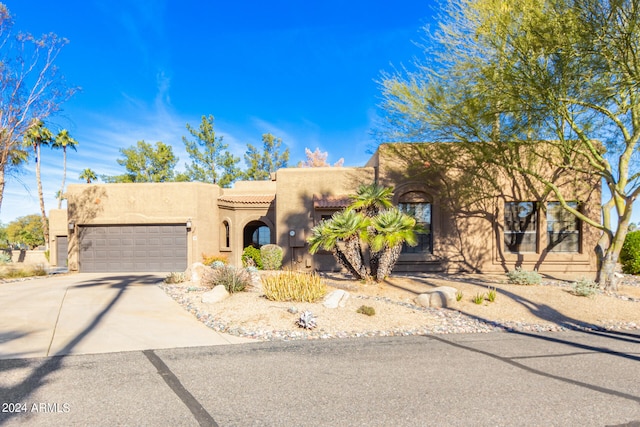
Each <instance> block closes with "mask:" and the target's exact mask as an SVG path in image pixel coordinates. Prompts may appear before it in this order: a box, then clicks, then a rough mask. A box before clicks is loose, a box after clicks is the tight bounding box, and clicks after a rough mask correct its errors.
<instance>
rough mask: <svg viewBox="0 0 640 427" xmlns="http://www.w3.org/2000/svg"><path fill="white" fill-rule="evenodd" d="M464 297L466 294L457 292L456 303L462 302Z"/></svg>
mask: <svg viewBox="0 0 640 427" xmlns="http://www.w3.org/2000/svg"><path fill="white" fill-rule="evenodd" d="M463 297H464V294H463V293H462V291H458V292H456V301H458V302H460V301H462V298H463Z"/></svg>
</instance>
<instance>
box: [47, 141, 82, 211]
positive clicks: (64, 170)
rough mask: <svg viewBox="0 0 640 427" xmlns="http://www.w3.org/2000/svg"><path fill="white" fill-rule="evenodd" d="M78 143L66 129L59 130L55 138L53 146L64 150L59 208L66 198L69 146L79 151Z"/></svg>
mask: <svg viewBox="0 0 640 427" xmlns="http://www.w3.org/2000/svg"><path fill="white" fill-rule="evenodd" d="M77 145H78V141H76V140H75V139H73V138H71V137H70V136H69V131H67V130H66V129H62V130H61V131H60V132H58V134H57V135H56V137H55V139H54V140H53V145H52V147H53V148H55V149H61V150H62V184H61V185H60V191H59V192H58V193H57V199H58V209H60V208H61V207H62V199H63V198H64V182H65V181H66V178H67V148H73V150H74V151H77V148H76V146H77Z"/></svg>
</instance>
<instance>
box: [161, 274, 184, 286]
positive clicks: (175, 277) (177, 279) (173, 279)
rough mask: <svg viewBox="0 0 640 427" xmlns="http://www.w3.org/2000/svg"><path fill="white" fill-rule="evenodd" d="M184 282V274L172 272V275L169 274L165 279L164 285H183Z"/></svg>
mask: <svg viewBox="0 0 640 427" xmlns="http://www.w3.org/2000/svg"><path fill="white" fill-rule="evenodd" d="M184 281H186V278H185V275H184V273H176V272H172V273H169V274H168V275H167V277H165V278H164V283H167V284H169V285H171V284H174V283H182V282H184Z"/></svg>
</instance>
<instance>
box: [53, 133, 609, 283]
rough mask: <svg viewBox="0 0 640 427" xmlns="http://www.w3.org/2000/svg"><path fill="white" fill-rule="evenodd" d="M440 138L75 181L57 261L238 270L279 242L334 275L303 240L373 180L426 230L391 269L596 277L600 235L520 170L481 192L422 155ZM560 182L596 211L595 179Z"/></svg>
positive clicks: (56, 222) (59, 220)
mask: <svg viewBox="0 0 640 427" xmlns="http://www.w3.org/2000/svg"><path fill="white" fill-rule="evenodd" d="M435 145H436V144H383V145H381V146H380V147H379V149H378V150H377V151H376V153H375V154H374V155H373V156H372V158H371V159H370V160H369V162H368V163H367V164H366V165H365V166H363V167H326V168H284V169H280V170H278V171H277V172H275V173H273V174H272V176H271V180H269V181H240V182H236V183H235V184H234V186H233V188H220V187H219V186H217V185H214V184H205V183H198V182H170V183H133V184H81V185H70V186H69V188H68V191H67V204H68V208H67V209H66V210H53V211H51V215H50V229H51V232H50V234H51V242H50V243H51V245H50V247H51V262H52V264H54V265H58V266H64V265H68V267H69V269H70V270H71V271H80V272H130V271H156V272H169V271H183V270H185V269H186V267H187V266H188V265H190V264H192V263H194V262H198V261H201V260H202V257H203V254H208V255H212V254H223V255H226V256H227V258H228V260H229V263H231V264H234V265H241V256H242V252H243V249H244V248H245V247H247V246H249V245H253V246H256V247H259V246H261V245H264V244H267V243H275V244H277V245H279V246H281V247H282V248H283V250H284V260H283V267H284V268H289V269H295V270H306V271H338V270H339V269H340V267H339V266H338V264H337V263H336V262H335V260H334V259H333V256H332V255H331V253H329V252H322V251H321V252H319V253H317V254H314V255H311V254H310V253H309V252H308V244H307V243H306V238H307V236H309V231H310V230H311V228H312V227H314V226H315V225H316V224H318V222H320V221H322V220H323V219H325V218H328V217H330V216H331V215H332V214H333V213H334V212H336V211H338V210H341V209H343V208H344V207H345V206H347V205H348V204H349V201H350V200H349V195H350V194H353V193H354V192H355V190H356V189H357V188H358V186H360V185H362V184H370V183H372V182H376V183H378V184H380V185H384V186H388V187H393V188H394V196H393V197H394V198H393V202H394V203H395V204H396V205H398V206H399V207H400V208H401V209H402V210H404V211H406V212H408V213H411V214H413V215H415V217H416V219H417V220H418V221H419V222H420V223H421V224H422V225H423V226H424V228H425V229H426V230H428V233H425V234H422V235H420V236H419V237H420V238H419V242H418V245H417V246H415V247H405V248H404V249H403V251H402V254H401V256H400V259H399V261H398V263H397V265H396V268H395V270H394V271H415V272H461V271H467V272H505V271H510V270H513V269H514V268H516V267H518V266H520V267H522V268H523V269H527V270H533V269H537V270H538V271H539V272H541V273H543V274H549V275H552V276H559V277H561V276H573V277H576V276H590V275H593V274H595V271H596V269H597V256H596V252H595V247H596V244H597V241H598V237H599V233H598V232H597V230H595V229H593V228H592V227H587V226H586V225H585V224H582V223H581V222H580V221H579V220H577V219H576V217H575V216H572V215H568V214H567V213H566V211H564V210H563V209H561V208H560V205H559V203H558V202H557V201H556V200H554V199H553V197H552V194H553V193H551V194H549V193H548V192H545V191H544V189H542V188H535V185H533V184H531V183H530V182H526V180H523V179H522V178H521V177H520V178H519V177H513V176H495V180H494V182H495V186H493V187H491V186H486V185H483V186H480V187H479V188H474V186H473V179H466V178H468V177H466V176H465V174H464V172H460V171H461V170H463V169H460V168H454V167H452V168H451V170H442V169H440V170H438V169H433V168H432V167H431V165H430V162H429V161H426V160H423V159H421V158H420V156H419V155H416V154H415V153H418V152H420V150H429V149H430V148H429V147H430V146H435ZM416 150H417V151H416ZM454 158H455V156H454ZM455 161H460V162H462V161H463V160H462V159H457V160H455ZM547 169H548V168H547ZM542 170H543V172H544V173H548V174H551V173H552V171H546V170H545V168H544V165H543V167H542ZM553 179H554V183H555V185H558V186H560V187H561V188H563V189H564V191H563V194H565V199H566V200H570V202H569V203H571V204H573V206H575V207H577V208H578V209H580V211H581V212H583V213H585V214H586V215H588V216H589V217H590V218H599V215H600V213H599V212H600V210H599V209H600V200H601V194H600V191H601V190H600V182H599V180H598V179H597V178H590V179H589V178H585V177H580V178H579V179H576V177H571V176H570V177H563V175H562V174H560V175H557V176H555V175H554V178H553ZM567 195H568V196H567Z"/></svg>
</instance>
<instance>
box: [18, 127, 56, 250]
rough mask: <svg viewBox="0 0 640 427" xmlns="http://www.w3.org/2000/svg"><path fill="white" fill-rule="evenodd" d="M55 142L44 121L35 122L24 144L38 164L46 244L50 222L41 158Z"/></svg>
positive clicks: (39, 191)
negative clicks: (45, 201) (44, 149)
mask: <svg viewBox="0 0 640 427" xmlns="http://www.w3.org/2000/svg"><path fill="white" fill-rule="evenodd" d="M52 142H53V135H52V134H51V131H50V130H49V129H47V128H46V127H45V126H44V123H43V122H42V120H34V121H33V123H32V125H31V127H30V128H29V129H28V130H27V132H26V133H25V135H24V137H23V143H24V144H25V145H26V146H28V147H31V149H32V150H33V157H34V161H35V163H36V183H37V185H38V198H39V199H40V213H41V215H42V232H43V233H44V240H45V244H48V242H49V221H47V211H46V209H45V207H44V193H43V192H42V177H41V171H40V165H41V163H42V161H41V158H40V153H41V151H42V150H41V148H42V146H47V145H50V144H51V143H52Z"/></svg>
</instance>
